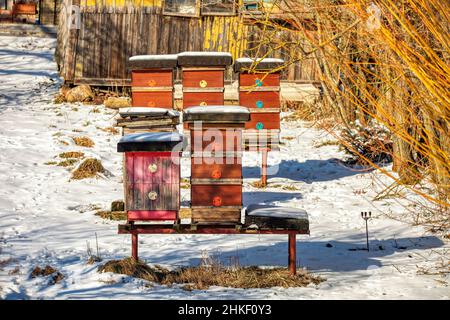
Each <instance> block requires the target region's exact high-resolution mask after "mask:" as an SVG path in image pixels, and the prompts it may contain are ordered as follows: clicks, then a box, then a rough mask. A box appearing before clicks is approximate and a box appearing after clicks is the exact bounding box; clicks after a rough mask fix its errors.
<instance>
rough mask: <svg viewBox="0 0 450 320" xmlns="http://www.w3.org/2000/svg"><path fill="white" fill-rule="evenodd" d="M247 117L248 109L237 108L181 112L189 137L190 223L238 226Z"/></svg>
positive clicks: (196, 108) (191, 109)
mask: <svg viewBox="0 0 450 320" xmlns="http://www.w3.org/2000/svg"><path fill="white" fill-rule="evenodd" d="M249 118H250V113H249V111H248V109H247V108H244V107H237V106H209V107H192V108H189V109H187V110H185V111H184V113H183V119H184V121H185V122H186V123H187V124H188V128H189V130H190V135H191V208H192V222H193V223H214V224H223V223H233V224H238V223H240V220H241V209H242V159H241V158H242V130H243V128H244V126H245V122H247V121H248V120H249Z"/></svg>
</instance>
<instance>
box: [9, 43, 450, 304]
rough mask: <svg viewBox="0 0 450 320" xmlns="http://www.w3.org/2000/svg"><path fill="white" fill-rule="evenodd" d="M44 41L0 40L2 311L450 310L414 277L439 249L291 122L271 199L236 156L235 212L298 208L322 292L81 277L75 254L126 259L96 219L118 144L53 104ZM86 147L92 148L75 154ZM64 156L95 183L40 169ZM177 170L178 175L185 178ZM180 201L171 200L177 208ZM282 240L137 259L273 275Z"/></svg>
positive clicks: (88, 115) (319, 136)
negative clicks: (198, 305)
mask: <svg viewBox="0 0 450 320" xmlns="http://www.w3.org/2000/svg"><path fill="white" fill-rule="evenodd" d="M54 46H55V40H53V39H42V38H39V39H33V38H13V37H0V146H1V149H0V181H1V187H0V250H1V251H0V298H3V299H107V298H117V299H136V298H139V299H142V298H143V299H180V298H184V299H217V298H223V299H227V298H233V299H241V298H249V299H342V298H356V299H379V298H383V299H396V298H400V299H406V298H414V299H424V298H433V299H449V297H450V289H449V287H448V281H449V278H448V276H447V277H444V276H438V275H420V274H418V271H419V269H420V268H428V267H431V266H433V265H435V264H437V263H439V261H440V259H442V258H443V257H444V258H445V257H447V258H448V252H449V249H450V246H449V244H448V241H447V243H446V242H444V240H441V239H439V238H438V237H436V236H435V235H433V234H429V233H427V232H425V230H424V229H423V228H421V227H412V226H410V225H407V224H405V223H402V222H398V221H394V220H391V219H389V218H387V217H386V216H385V215H384V214H385V213H388V212H392V213H398V214H400V213H402V212H404V211H405V210H406V209H405V208H404V207H403V206H402V205H401V203H400V202H399V201H397V200H395V199H390V200H383V201H376V202H373V201H372V200H371V199H372V198H373V196H374V195H375V194H376V193H377V191H380V190H381V189H380V186H379V185H378V183H376V181H384V182H385V183H388V180H387V179H386V178H385V177H384V176H382V175H381V174H380V173H377V172H365V171H356V170H351V169H349V168H346V167H344V166H342V165H341V164H340V163H339V161H338V160H337V159H341V158H343V156H344V155H343V154H342V153H341V152H339V151H338V149H337V147H336V146H333V145H327V146H323V147H320V148H316V147H314V145H315V144H317V143H320V142H321V141H326V140H328V139H330V137H329V136H327V134H326V133H324V132H322V131H320V130H317V129H314V128H309V127H308V125H307V124H306V123H302V122H283V124H282V136H283V138H284V139H283V140H284V142H285V145H283V146H282V150H281V151H280V152H273V153H271V154H270V162H271V164H272V165H274V168H278V169H279V170H274V172H275V171H277V172H276V173H275V174H274V175H273V176H272V177H271V179H270V185H269V188H267V189H264V190H261V189H255V188H253V187H252V186H251V182H252V181H255V180H256V179H257V178H258V175H259V169H258V166H257V164H258V161H259V159H260V157H259V156H258V155H256V154H249V153H247V154H245V159H244V160H245V169H244V175H245V190H244V202H245V205H248V204H251V203H271V204H281V205H288V206H293V207H298V208H303V209H306V210H307V211H308V213H309V215H310V220H311V235H310V236H300V237H298V243H297V250H298V258H299V261H300V265H301V266H302V267H304V268H307V269H308V270H310V271H311V272H313V273H315V274H319V275H322V276H323V277H325V278H326V281H325V282H323V283H321V284H320V285H318V286H314V285H311V286H308V287H306V288H289V289H283V288H272V289H255V290H242V289H230V288H220V287H213V288H211V289H210V290H206V291H201V290H194V291H184V290H182V289H181V288H180V287H178V286H173V287H170V288H169V287H165V286H160V285H154V284H151V283H147V282H145V281H143V280H139V279H132V278H129V277H126V276H121V275H114V274H99V273H97V266H98V265H96V264H94V265H89V264H87V263H86V262H87V259H88V254H87V243H89V245H90V247H91V248H92V250H93V251H94V253H95V251H96V248H95V247H96V241H95V239H96V236H97V238H98V246H99V250H100V252H99V253H100V255H101V257H102V258H103V259H104V261H106V260H110V259H121V258H124V257H126V256H128V255H129V254H130V237H129V236H125V235H118V234H117V224H118V223H117V222H113V221H106V220H103V219H101V218H100V217H97V216H95V215H94V213H95V207H102V208H104V209H107V208H108V207H109V205H110V203H111V201H113V200H116V199H122V184H121V178H122V176H121V161H122V156H121V154H118V153H117V152H116V143H117V141H118V140H119V136H118V135H112V134H110V133H108V132H105V131H102V130H101V129H100V128H106V127H110V126H111V125H112V123H113V117H114V115H115V111H113V110H108V109H105V108H104V107H103V106H99V107H95V106H88V105H76V104H62V105H55V104H53V103H52V102H51V100H52V98H53V95H54V93H56V92H57V90H58V84H59V82H60V80H59V78H58V76H57V71H56V64H55V62H54V61H53V51H54ZM82 135H87V136H89V137H91V138H92V139H93V140H94V142H95V146H94V147H93V148H83V147H78V146H75V145H74V143H73V141H72V139H71V137H74V136H82ZM64 151H82V152H85V153H86V154H87V155H92V156H95V157H97V158H99V159H101V161H102V163H103V165H104V166H105V168H106V169H107V170H108V173H107V174H105V176H104V177H101V178H98V179H87V180H81V181H70V171H69V169H67V168H64V167H58V166H54V165H47V164H46V163H47V162H51V161H58V159H57V155H58V154H59V153H60V152H64ZM187 164H188V162H186V161H185V163H184V167H183V176H185V177H187V176H189V172H188V167H187ZM187 196H188V194H187V192H186V190H184V194H183V200H188V198H187ZM361 211H372V213H373V215H374V218H373V219H372V220H371V221H370V222H369V227H370V237H371V251H370V252H367V251H363V250H358V249H360V248H363V247H364V245H365V233H364V223H363V220H362V219H361V217H360V212H361ZM286 240H287V239H286V237H285V236H277V235H271V236H258V235H252V236H249V235H243V236H236V235H217V236H214V235H210V236H200V235H198V236H197V235H189V236H188V235H166V236H141V237H140V256H141V258H142V259H144V260H146V261H147V262H148V263H150V264H159V265H162V266H166V267H168V268H175V267H177V266H181V265H196V264H198V262H199V259H200V258H201V257H202V255H203V254H205V252H207V253H208V254H209V255H217V256H220V258H221V259H222V260H223V261H227V260H229V259H230V258H232V257H234V258H236V257H238V259H239V261H240V263H241V264H243V265H264V266H285V265H286V263H287V241H286ZM47 264H48V265H51V266H53V267H55V268H57V269H58V270H59V271H60V272H61V273H62V274H64V276H65V278H64V279H63V280H62V281H61V282H60V283H58V284H55V285H51V284H49V279H48V278H43V277H37V278H34V279H31V278H30V272H31V270H32V269H33V268H34V267H35V266H37V265H39V266H42V267H43V266H45V265H47Z"/></svg>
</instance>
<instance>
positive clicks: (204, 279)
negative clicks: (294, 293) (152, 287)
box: [99, 258, 324, 290]
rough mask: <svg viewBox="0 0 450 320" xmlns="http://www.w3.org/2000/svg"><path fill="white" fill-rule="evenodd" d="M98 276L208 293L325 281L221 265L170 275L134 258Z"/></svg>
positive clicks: (300, 273) (104, 269) (300, 272)
mask: <svg viewBox="0 0 450 320" xmlns="http://www.w3.org/2000/svg"><path fill="white" fill-rule="evenodd" d="M99 272H114V273H119V274H125V275H129V276H132V277H136V278H141V279H145V280H148V281H152V282H157V283H159V284H164V285H169V286H170V285H173V284H184V287H183V289H185V290H193V289H198V290H205V289H208V288H209V287H210V286H221V287H232V288H244V289H249V288H272V287H284V288H289V287H305V286H307V285H309V284H315V285H317V284H319V283H321V282H322V281H324V279H322V278H320V277H318V276H313V275H311V274H309V273H308V272H306V271H304V270H298V272H297V275H295V276H293V275H290V274H289V272H288V270H286V269H284V268H275V269H261V268H259V267H255V266H252V267H234V268H230V267H224V266H222V265H220V264H213V265H211V266H198V267H187V268H181V269H178V270H175V271H169V270H167V269H165V268H162V267H160V266H155V267H154V268H151V267H149V266H148V265H146V264H145V263H143V262H142V261H138V262H136V261H134V260H133V259H132V258H126V259H123V260H113V261H109V262H107V263H106V264H104V265H102V266H100V267H99Z"/></svg>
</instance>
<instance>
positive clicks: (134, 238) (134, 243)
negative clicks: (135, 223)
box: [131, 233, 139, 261]
mask: <svg viewBox="0 0 450 320" xmlns="http://www.w3.org/2000/svg"><path fill="white" fill-rule="evenodd" d="M131 257H132V258H133V259H134V260H135V261H138V260H139V257H138V235H137V233H132V234H131Z"/></svg>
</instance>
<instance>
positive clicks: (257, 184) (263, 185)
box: [250, 180, 267, 189]
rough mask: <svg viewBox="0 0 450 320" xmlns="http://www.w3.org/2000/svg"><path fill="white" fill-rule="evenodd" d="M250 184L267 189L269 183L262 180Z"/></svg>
mask: <svg viewBox="0 0 450 320" xmlns="http://www.w3.org/2000/svg"><path fill="white" fill-rule="evenodd" d="M250 185H251V186H252V187H254V188H258V189H265V188H267V184H264V183H262V181H261V180H258V181H255V182H252V183H250Z"/></svg>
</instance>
